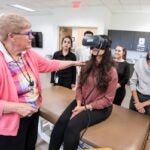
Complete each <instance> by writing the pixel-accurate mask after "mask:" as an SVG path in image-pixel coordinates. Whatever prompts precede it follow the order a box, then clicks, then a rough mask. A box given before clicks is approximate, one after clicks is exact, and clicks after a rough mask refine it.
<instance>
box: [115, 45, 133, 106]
mask: <svg viewBox="0 0 150 150" xmlns="http://www.w3.org/2000/svg"><path fill="white" fill-rule="evenodd" d="M126 55H127V51H126V49H125V48H124V47H123V46H120V45H118V46H116V49H115V55H114V57H115V62H116V67H117V73H118V84H117V91H116V95H115V98H114V102H113V103H114V104H116V105H121V103H122V101H123V99H124V97H125V94H126V89H125V85H126V84H127V82H128V80H129V76H130V66H129V64H128V63H127V62H126Z"/></svg>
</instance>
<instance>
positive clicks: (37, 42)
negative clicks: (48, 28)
mask: <svg viewBox="0 0 150 150" xmlns="http://www.w3.org/2000/svg"><path fill="white" fill-rule="evenodd" d="M32 34H33V36H34V38H33V39H32V47H38V48H43V34H42V32H34V31H33V32H32Z"/></svg>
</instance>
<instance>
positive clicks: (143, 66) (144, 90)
mask: <svg viewBox="0 0 150 150" xmlns="http://www.w3.org/2000/svg"><path fill="white" fill-rule="evenodd" d="M130 87H131V91H132V97H131V100H130V106H129V108H130V109H132V110H135V111H137V112H139V113H143V114H147V115H150V50H148V52H147V56H146V58H143V59H140V60H139V61H137V62H136V64H135V66H134V72H133V75H132V77H131V79H130Z"/></svg>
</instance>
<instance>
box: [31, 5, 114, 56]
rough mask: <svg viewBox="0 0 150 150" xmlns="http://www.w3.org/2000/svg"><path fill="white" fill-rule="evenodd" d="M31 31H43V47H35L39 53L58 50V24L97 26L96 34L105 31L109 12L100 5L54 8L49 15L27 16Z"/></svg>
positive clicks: (43, 53)
mask: <svg viewBox="0 0 150 150" xmlns="http://www.w3.org/2000/svg"><path fill="white" fill-rule="evenodd" d="M28 18H29V19H30V21H31V23H32V30H33V31H41V32H42V33H43V42H44V43H43V49H40V48H35V50H36V51H37V52H39V53H40V54H41V55H47V54H53V52H54V51H56V50H58V39H59V38H58V35H59V34H58V28H59V26H72V27H97V28H98V34H104V33H107V30H108V27H109V26H110V22H111V13H110V12H109V11H108V10H107V9H105V8H102V7H98V8H95V7H94V8H87V9H86V8H85V9H81V8H79V9H73V8H68V9H66V8H65V9H54V10H53V11H52V14H50V15H43V16H42V15H41V16H28Z"/></svg>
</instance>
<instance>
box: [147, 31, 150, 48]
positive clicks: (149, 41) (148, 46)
mask: <svg viewBox="0 0 150 150" xmlns="http://www.w3.org/2000/svg"><path fill="white" fill-rule="evenodd" d="M147 50H150V33H148V39H147Z"/></svg>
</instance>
